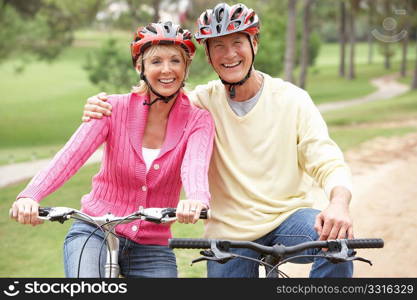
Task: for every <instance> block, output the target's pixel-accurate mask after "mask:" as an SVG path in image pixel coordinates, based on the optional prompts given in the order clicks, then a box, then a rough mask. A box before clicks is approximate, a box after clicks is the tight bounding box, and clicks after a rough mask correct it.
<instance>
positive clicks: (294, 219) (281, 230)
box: [207, 208, 353, 278]
mask: <svg viewBox="0 0 417 300" xmlns="http://www.w3.org/2000/svg"><path fill="white" fill-rule="evenodd" d="M318 213H319V211H318V210H315V209H311V208H305V209H299V210H298V211H296V212H295V213H293V214H292V215H291V216H289V217H288V218H287V219H286V220H285V221H284V222H283V223H282V224H281V225H280V226H278V228H276V229H275V230H273V231H271V232H270V233H268V234H266V235H265V236H263V237H261V238H259V239H257V240H255V241H254V242H256V243H260V244H263V245H266V246H272V245H275V244H278V243H279V244H283V245H285V246H293V245H296V244H300V243H303V242H307V241H314V240H317V239H318V237H319V236H318V234H317V232H316V231H315V229H314V222H315V217H316V215H317V214H318ZM319 251H321V250H319V249H309V250H306V251H304V252H302V253H299V255H300V254H308V255H312V254H316V253H318V252H319ZM231 252H233V253H236V254H240V255H244V256H249V257H252V258H258V257H259V254H258V253H257V252H255V251H253V250H249V249H231ZM292 262H294V263H301V264H306V263H313V265H312V268H311V271H310V277H311V278H323V277H343V278H350V277H352V275H353V263H352V262H344V263H338V264H332V263H331V262H329V261H328V260H326V259H324V258H316V259H314V260H313V259H312V258H300V259H298V260H293V261H292ZM207 273H208V277H232V278H236V277H249V278H256V277H259V272H258V263H256V262H253V261H250V260H247V259H241V258H234V259H232V260H230V261H228V262H227V263H225V264H220V263H217V262H213V261H209V262H208V263H207ZM288 275H291V274H288Z"/></svg>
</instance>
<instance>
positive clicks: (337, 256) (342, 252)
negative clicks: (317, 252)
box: [324, 240, 372, 266]
mask: <svg viewBox="0 0 417 300" xmlns="http://www.w3.org/2000/svg"><path fill="white" fill-rule="evenodd" d="M340 245H341V246H340V247H339V242H338V241H330V242H329V247H328V248H329V250H328V251H326V253H325V254H324V256H325V258H326V259H328V260H329V261H331V262H332V263H334V264H336V263H340V262H348V261H354V260H358V261H362V262H366V263H368V264H369V265H371V266H372V262H371V261H370V260H368V259H366V258H363V257H357V256H355V255H356V251H352V253H351V254H349V249H348V247H347V242H346V240H340Z"/></svg>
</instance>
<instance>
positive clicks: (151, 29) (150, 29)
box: [146, 25, 157, 34]
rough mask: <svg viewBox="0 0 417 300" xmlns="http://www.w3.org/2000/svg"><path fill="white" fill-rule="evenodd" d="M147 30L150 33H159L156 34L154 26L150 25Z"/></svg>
mask: <svg viewBox="0 0 417 300" xmlns="http://www.w3.org/2000/svg"><path fill="white" fill-rule="evenodd" d="M146 29H148V30H149V31H151V32H153V33H155V34H156V33H157V32H156V28H155V27H153V26H152V25H148V26H146Z"/></svg>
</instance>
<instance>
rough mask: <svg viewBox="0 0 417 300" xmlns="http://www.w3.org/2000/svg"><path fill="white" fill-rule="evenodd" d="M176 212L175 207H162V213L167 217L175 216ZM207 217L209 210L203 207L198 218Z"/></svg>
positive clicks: (208, 216)
mask: <svg viewBox="0 0 417 300" xmlns="http://www.w3.org/2000/svg"><path fill="white" fill-rule="evenodd" d="M176 212H177V209H176V208H174V207H168V208H165V209H164V214H166V215H167V216H168V217H171V218H173V217H175V215H176ZM208 218H210V211H209V210H207V209H203V210H202V211H201V212H200V219H208Z"/></svg>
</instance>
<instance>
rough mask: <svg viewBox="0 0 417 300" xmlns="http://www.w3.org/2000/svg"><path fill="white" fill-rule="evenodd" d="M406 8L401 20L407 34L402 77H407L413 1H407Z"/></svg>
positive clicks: (404, 43) (404, 38)
mask: <svg viewBox="0 0 417 300" xmlns="http://www.w3.org/2000/svg"><path fill="white" fill-rule="evenodd" d="M405 8H406V15H405V16H403V17H402V18H401V20H402V23H403V24H401V25H402V26H400V27H401V28H402V30H405V32H406V35H405V36H404V37H403V39H402V59H401V70H400V74H401V77H405V76H406V75H407V52H408V44H409V35H410V29H411V25H410V16H409V15H410V13H412V10H413V8H412V6H411V1H409V0H406V2H405Z"/></svg>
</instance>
